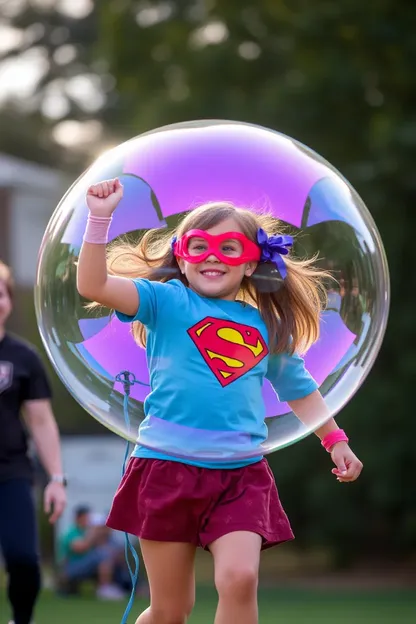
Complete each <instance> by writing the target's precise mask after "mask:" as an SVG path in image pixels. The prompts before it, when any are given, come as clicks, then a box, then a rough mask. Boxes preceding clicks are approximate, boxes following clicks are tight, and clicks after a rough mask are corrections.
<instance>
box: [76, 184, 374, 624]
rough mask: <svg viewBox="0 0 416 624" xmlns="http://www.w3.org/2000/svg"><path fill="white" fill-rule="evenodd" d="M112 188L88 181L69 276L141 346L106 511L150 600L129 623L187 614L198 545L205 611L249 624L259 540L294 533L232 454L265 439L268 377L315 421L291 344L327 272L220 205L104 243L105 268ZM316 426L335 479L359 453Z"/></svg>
mask: <svg viewBox="0 0 416 624" xmlns="http://www.w3.org/2000/svg"><path fill="white" fill-rule="evenodd" d="M122 195H123V188H122V186H121V184H120V182H119V181H118V180H117V179H115V180H109V181H105V182H102V183H100V184H96V185H94V186H92V187H90V189H89V190H88V193H87V204H88V207H89V210H90V214H89V219H88V225H87V228H86V232H85V235H84V243H83V246H82V249H81V253H80V257H79V263H78V275H77V280H78V282H77V286H78V291H79V293H80V294H81V295H83V296H84V297H86V298H87V299H89V300H91V301H93V302H97V303H99V304H101V305H104V306H106V307H108V308H110V309H114V310H115V311H116V314H117V316H118V318H119V319H120V320H121V321H124V322H128V323H133V334H134V337H135V339H136V341H137V343H138V344H140V345H143V346H144V345H146V351H147V359H148V365H149V372H150V383H151V392H150V394H149V396H148V397H147V399H146V402H145V420H144V421H143V423H142V425H141V430H140V439H141V440H142V442H143V441H144V439H145V440H146V446H145V447H144V446H143V445H137V446H136V447H135V449H134V451H133V454H132V458H131V459H130V462H129V465H128V468H127V470H126V474H125V476H124V478H123V479H122V482H121V484H120V487H119V489H118V491H117V493H116V495H115V498H114V501H113V506H112V509H111V512H110V515H109V518H108V524H109V526H110V527H112V528H114V529H118V530H120V531H125V532H127V533H131V534H135V535H138V537H139V538H140V544H141V550H142V555H143V559H144V563H145V566H146V569H147V574H148V578H149V584H150V592H151V605H150V607H149V608H148V609H147V610H146V611H145V612H144V613H142V614H141V615H140V616H139V618H138V620H137V622H136V624H182V623H184V622H186V621H187V618H188V616H189V614H190V613H191V610H192V608H193V604H194V596H195V585H194V558H195V550H196V548H197V547H198V546H202V547H203V548H206V549H208V550H209V551H210V552H211V553H212V556H213V558H214V566H215V586H216V589H217V591H218V596H219V602H218V608H217V613H216V617H215V624H256V623H257V622H258V608H257V582H258V569H259V560H260V551H261V550H262V549H264V548H268V547H271V546H274V545H276V544H279V543H282V542H285V541H287V540H291V539H293V533H292V530H291V527H290V524H289V521H288V519H287V517H286V514H285V512H284V510H283V508H282V506H281V503H280V501H279V497H278V493H277V489H276V485H275V482H274V479H273V475H272V472H271V470H270V468H269V466H268V463H267V461H266V460H265V459H264V458H263V457H262V456H261V455H260V456H255V457H253V456H251V457H250V458H249V459H245V460H243V459H238V457H239V456H240V457H241V453H240V451H241V445H242V444H246V443H247V440H251V441H252V443H253V448H259V446H260V444H261V443H262V442H263V441H264V440H265V438H266V436H267V429H266V426H265V424H264V405H263V401H262V394H261V388H262V384H263V381H264V378H265V377H267V378H268V379H269V380H270V381H271V383H272V384H273V386H274V388H275V390H276V392H277V393H278V395H279V398H280V400H281V401H287V402H288V404H289V406H290V408H291V409H292V410H293V412H294V413H295V414H296V416H297V417H298V418H299V419H300V420H301V421H302V422H304V423H306V424H313V423H316V422H318V420H317V419H318V418H321V422H322V415H323V414H325V413H326V407H325V403H324V401H323V399H322V397H321V395H320V393H319V391H318V389H317V384H316V383H315V381H314V380H313V379H312V377H311V376H310V375H309V373H308V372H307V371H306V370H305V367H304V363H303V360H302V358H301V357H300V356H299V355H297V353H298V352H299V351H300V350H301V351H304V350H306V349H307V348H308V347H309V346H310V345H311V344H312V343H313V342H314V341H315V340H316V339H317V338H318V335H319V319H320V312H321V299H320V294H321V292H322V285H321V281H322V278H323V277H324V275H325V274H324V273H322V272H319V271H318V270H317V269H314V268H313V267H312V265H311V262H310V261H307V262H306V261H303V262H302V261H296V260H293V259H290V258H288V257H286V254H287V251H288V249H287V248H288V246H290V244H291V239H290V237H278V236H270V237H269V236H268V234H269V233H271V231H270V227H272V226H274V227H276V221H275V220H274V222H273V220H271V219H270V218H266V217H264V216H259V215H255V214H253V213H251V212H249V211H247V210H244V209H239V208H235V207H234V206H232V205H230V204H227V203H215V204H207V205H204V206H201V207H199V208H197V209H195V210H193V211H192V212H190V213H189V214H188V215H187V216H186V218H185V219H184V220H183V221H182V223H181V224H180V225H179V226H178V228H177V229H176V232H175V236H172V233H168V234H166V233H163V231H161V230H156V231H150V232H147V233H146V234H145V236H144V237H143V238H142V240H141V241H140V243H139V244H138V245H137V247H134V246H131V245H130V246H129V245H128V244H121V245H116V246H113V247H112V248H111V249H110V252H109V267H110V268H109V269H107V262H106V242H107V232H108V228H109V226H110V222H111V218H112V217H111V215H112V213H113V211H114V210H115V209H116V207H117V205H118V203H119V201H120V200H121V198H122ZM265 230H266V231H265ZM266 232H267V233H266ZM283 256H285V259H284V257H283ZM265 262H268V265H266V264H264V263H265ZM266 266H269V267H270V266H275V267H276V272H277V271H278V272H279V273H280V276H281V278H282V279H283V282H282V284H281V287H280V288H279V289H273V292H265V289H264V288H263V287H262V288H259V287H258V284H261V283H262V282H261V280H259V279H256V277H255V275H253V274H254V273H255V271H256V269H257V267H259V269H261V268H262V267H263V268H264V267H266ZM270 290H271V289H270ZM219 341H220V342H221V343H222V344H224V343H226V345H227V349H226V354H224V352H221V349H220V348H219V346H218V344H219ZM316 433H317V435H318V436H319V438H321V440H322V444H323V446H324V448H325V449H326V450H327V451H329V452H330V453H331V457H332V460H333V462H334V464H335V466H336V468H334V469H333V470H332V472H333V473H334V475H335V476H336V478H337V479H338V481H340V482H345V483H346V482H350V481H354V480H355V479H356V478H357V477H358V476H359V474H360V472H361V469H362V464H361V462H360V461H359V460H358V459H357V457H356V456H355V455H354V454H353V452H352V451H351V449H350V448H349V446H348V438H347V436H346V435H345V433H344V432H343V431H342V430H340V429H339V428H338V426H337V425H336V423H335V421H334V420H333V419H330V420H328V422H327V423H326V424H325V425H324V426H322V427H321V428H320V429H318V430H317V431H316ZM171 436H176V443H175V445H176V446H177V445H178V444H179V445H180V441H181V436H183V438H182V439H183V440H186V439H187V440H190V439H192V438H191V436H193V437H195V438H198V437H200V438H203V440H204V442H208V447H211V448H212V445H213V444H214V442H213V440H216V441H218V444H219V445H220V446H221V444H222V448H224V444H227V445H228V446H227V448H228V451H229V456H230V457H231V458H232V456H233V454H234V455H235V457H236V458H237V459H230V461H228V462H227V463H224V461H222V462H221V463H215V461H210V462H207V461H202V460H200V461H198V459H197V458H195V457H193V458H192V457H191V456H190V457H189V459H186V458H182V459H178V458H177V457H174V456H172V455H169V454H168V452H163V451H164V449H163V443H162V440H163V439H165V440H167V443H169V444H171V443H172V439H171ZM152 440H153V448H157V449H158V450H157V451H155V450H151V449H152ZM156 440H157V442H156ZM210 443H211V444H210ZM168 448H169V447H168ZM182 448H184V445H183V447H182ZM239 453H240V455H239ZM246 456H247V455H246Z"/></svg>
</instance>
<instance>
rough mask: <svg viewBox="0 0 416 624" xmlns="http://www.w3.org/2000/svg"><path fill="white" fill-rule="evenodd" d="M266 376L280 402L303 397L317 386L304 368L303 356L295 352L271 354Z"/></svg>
mask: <svg viewBox="0 0 416 624" xmlns="http://www.w3.org/2000/svg"><path fill="white" fill-rule="evenodd" d="M266 378H267V379H268V380H269V381H270V383H271V384H272V386H273V388H274V390H275V391H276V393H277V396H278V397H279V400H280V401H281V402H286V401H295V400H296V399H303V397H306V396H308V394H311V393H312V392H314V391H315V390H317V389H318V387H319V386H318V384H317V383H316V381H315V380H314V378H313V377H312V375H311V374H310V373H309V372H308V371H307V370H306V368H305V362H304V360H303V358H302V357H301V356H300V355H298V354H296V353H294V354H293V355H290V354H289V353H279V354H276V355H271V356H270V357H269V364H268V369H267V373H266Z"/></svg>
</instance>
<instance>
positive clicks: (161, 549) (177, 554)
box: [136, 540, 243, 624]
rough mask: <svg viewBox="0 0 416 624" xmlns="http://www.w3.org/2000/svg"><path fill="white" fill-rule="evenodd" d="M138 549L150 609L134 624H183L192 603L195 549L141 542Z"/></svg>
mask: <svg viewBox="0 0 416 624" xmlns="http://www.w3.org/2000/svg"><path fill="white" fill-rule="evenodd" d="M140 547H141V551H142V556H143V561H144V565H145V566H146V571H147V576H148V579H149V586H150V607H149V608H148V609H146V611H144V613H142V614H141V615H140V616H139V618H138V619H137V620H136V624H185V623H186V621H187V619H188V616H189V614H190V613H191V611H192V609H193V606H194V602H195V573H194V561H195V550H196V548H195V546H194V545H193V544H185V543H179V542H154V541H151V540H140ZM228 624H230V623H228ZM241 624H243V623H241Z"/></svg>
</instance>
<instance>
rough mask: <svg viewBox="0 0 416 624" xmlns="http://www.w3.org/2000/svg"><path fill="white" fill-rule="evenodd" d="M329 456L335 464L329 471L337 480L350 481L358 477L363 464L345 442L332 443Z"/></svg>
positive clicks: (341, 481)
mask: <svg viewBox="0 0 416 624" xmlns="http://www.w3.org/2000/svg"><path fill="white" fill-rule="evenodd" d="M331 458H332V461H333V462H334V464H335V466H336V468H333V469H332V471H331V472H332V474H334V475H335V476H336V477H337V481H340V483H350V482H351V481H355V480H356V479H358V477H359V476H360V473H361V471H362V469H363V465H362V463H361V462H360V460H359V459H358V457H356V456H355V455H354V453H353V452H352V450H351V449H350V447H349V446H348V444H347V443H346V442H337V443H336V444H334V446H333V448H332V451H331Z"/></svg>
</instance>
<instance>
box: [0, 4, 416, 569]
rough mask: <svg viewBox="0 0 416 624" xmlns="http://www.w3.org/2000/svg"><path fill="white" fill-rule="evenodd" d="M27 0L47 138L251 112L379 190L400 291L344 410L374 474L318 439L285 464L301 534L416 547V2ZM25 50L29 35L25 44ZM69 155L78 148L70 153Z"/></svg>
mask: <svg viewBox="0 0 416 624" xmlns="http://www.w3.org/2000/svg"><path fill="white" fill-rule="evenodd" d="M7 4H9V5H10V2H9V3H8V2H6V3H4V2H3V5H7ZM3 5H2V6H3ZM20 5H21V6H20V10H19V11H16V12H15V15H12V14H11V12H10V11H9V18H8V19H9V22H10V23H12V24H13V25H14V26H15V27H17V28H21V29H24V30H25V31H27V29H30V28H31V29H32V31H33V30H34V29H33V25H34V24H41V25H42V26H43V29H42V28H40V29H39V28H38V37H37V39H36V41H32V42H31V43H30V42H29V43H28V44H27V46H28V47H34V46H36V47H38V48H39V47H40V48H41V49H42V50H43V51H44V54H45V55H46V56H47V58H48V59H49V69H48V71H47V72H46V73H45V74H44V77H43V78H42V81H41V82H40V84H39V87H38V90H37V92H36V93H35V95H34V105H36V104H37V105H38V106H41V105H42V98H44V97H46V95H47V93H48V89H50V88H51V87H50V85H51V84H55V85H56V84H57V82H56V81H58V85H60V88H61V89H62V90H63V92H65V94H66V97H67V99H68V101H69V106H68V107H67V109H66V110H65V113H64V114H62V115H61V116H60V117H59V116H55V118H54V119H51V117H49V118H48V119H44V121H43V126H42V125H40V126H38V125H37V124H40V121H39V118H38V117H33V119H32V122H33V123H34V124H35V125H34V126H33V127H34V128H38V127H39V128H41V130H40V131H41V132H43V133H45V134H44V135H45V136H46V135H47V133H48V132H49V133H51V132H52V131H53V129H54V127H56V126H57V125H59V124H60V123H62V121H64V120H66V119H74V120H78V121H81V122H82V121H87V120H90V119H98V120H99V121H100V122H101V123H102V124H103V128H104V137H105V142H113V141H115V140H117V141H119V140H122V139H125V138H129V137H131V136H133V135H135V134H138V133H140V132H142V131H145V130H148V129H151V128H154V127H157V126H160V125H163V124H168V123H172V122H178V121H182V120H187V119H197V118H229V119H235V120H244V121H250V122H255V123H260V124H262V125H265V126H269V127H272V128H276V129H278V130H280V131H282V132H285V133H287V134H289V135H291V136H294V137H295V138H297V139H299V140H301V141H302V142H304V143H306V144H308V145H309V146H311V147H313V148H314V149H315V150H316V151H317V152H319V153H321V154H322V155H323V156H325V157H326V158H327V159H328V160H329V161H330V162H332V163H333V164H334V165H335V166H336V167H337V168H338V169H340V170H341V171H342V172H343V174H344V175H345V176H346V177H347V178H348V179H349V180H350V181H351V183H352V184H353V185H354V186H355V188H356V189H357V191H358V192H359V193H360V195H361V196H362V197H363V199H364V201H365V202H366V203H367V205H368V206H369V208H370V210H371V212H372V214H373V216H374V218H375V220H376V222H377V224H378V227H379V229H380V232H381V235H382V237H383V240H384V243H385V247H386V251H387V255H388V258H389V263H390V270H391V278H392V302H393V304H392V309H391V316H390V323H389V328H388V332H387V335H386V338H385V342H384V345H383V348H382V351H381V354H380V356H379V358H378V360H377V362H376V364H375V366H374V368H373V370H372V373H371V375H370V377H369V379H368V381H367V382H366V383H365V385H364V387H363V388H362V389H361V390H360V391H359V393H358V394H357V396H356V397H355V398H354V399H353V400H352V401H351V402H350V404H349V405H348V406H347V407H346V408H345V410H344V411H343V413H342V415H340V417H339V421H340V423H341V424H342V425H345V427H346V428H347V430H348V432H349V434H350V436H351V439H352V446H353V448H354V450H355V451H356V452H357V454H358V455H359V456H360V457H362V459H363V461H364V464H365V469H364V472H363V475H362V478H361V479H360V481H359V482H357V484H355V485H353V486H351V485H348V486H347V485H345V486H340V485H339V484H337V483H336V482H335V481H334V480H333V479H332V478H331V475H330V474H329V470H330V462H329V459H328V457H327V456H326V455H325V453H324V452H323V451H322V450H321V449H320V448H319V445H318V443H317V441H316V440H314V439H308V440H306V441H304V442H302V443H300V444H298V445H296V446H295V447H293V448H290V449H289V450H285V451H282V452H280V453H278V454H276V455H274V456H272V457H271V463H272V465H273V468H274V471H275V473H276V476H277V479H278V483H279V484H280V490H281V495H282V498H283V501H284V503H285V505H286V507H287V509H288V512H289V514H290V516H291V519H292V521H293V524H294V527H295V530H296V533H297V536H298V541H299V543H301V544H303V545H305V546H309V545H317V544H319V545H322V544H326V545H328V546H330V547H331V548H332V549H333V552H334V553H335V556H336V559H337V561H338V562H347V561H348V560H350V559H353V558H356V557H358V556H359V555H361V554H367V555H368V554H372V555H380V556H383V555H392V554H393V553H395V554H406V553H408V552H409V551H410V550H413V551H414V550H415V547H416V502H415V501H416V497H415V486H414V474H415V472H416V453H415V451H414V437H413V436H415V437H416V421H415V419H413V417H412V416H411V411H412V409H413V408H412V404H413V395H412V394H411V392H410V390H411V385H412V379H414V378H415V376H416V356H415V346H412V345H416V331H415V322H414V305H413V299H414V290H415V276H414V273H413V270H412V266H413V262H414V259H413V251H412V250H413V243H412V241H413V231H414V227H415V225H416V219H415V216H414V213H413V208H412V205H413V200H414V195H415V187H416V177H415V175H414V171H413V167H414V165H413V158H412V156H413V155H414V148H415V145H416V112H415V111H416V101H415V100H416V89H415V78H414V67H415V64H416V43H415V41H416V40H415V37H414V7H413V6H412V4H411V3H408V2H405V1H404V0H402V1H401V2H399V3H397V2H394V1H393V0H374V1H373V2H372V3H364V2H360V1H358V0H339V1H338V2H336V3H335V2H330V1H329V0H316V1H315V2H313V3H312V2H307V1H306V0H296V1H295V0H294V1H293V2H290V3H288V2H283V0H217V1H215V0H210V1H207V2H203V1H202V0H192V1H191V0H189V1H187V0H177V1H176V2H174V1H169V0H166V1H163V0H161V1H159V2H156V1H155V2H153V1H151V0H147V1H133V0H113V1H111V0H102V1H100V2H98V3H95V5H94V6H92V5H91V11H90V12H89V13H88V14H87V15H86V16H85V17H83V18H82V19H74V18H73V17H71V18H70V17H68V16H67V15H63V14H62V11H61V12H59V7H58V5H59V3H58V2H55V3H54V2H49V3H44V9H43V10H42V11H41V9H40V8H39V7H40V4H39V3H37V2H32V3H29V2H21V3H20ZM46 5H48V6H49V8H45V7H46ZM59 33H60V37H59ZM28 40H29V41H30V39H28ZM63 45H73V46H74V49H75V57H74V58H73V59H72V60H71V61H70V62H67V63H62V62H59V63H57V59H58V60H59V58H61V57H62V50H61V57H60V54H59V52H57V49H58V48H61V47H62V46H63ZM20 53H21V49H20V48H19V47H18V46H17V47H15V48H14V49H13V50H12V51H10V52H9V55H11V54H15V55H19V54H20ZM69 56H70V55H69ZM69 56H68V58H69ZM61 61H62V58H61ZM80 75H84V76H85V75H86V76H90V77H91V76H95V77H96V78H95V79H94V80H95V83H94V84H95V87H96V89H97V90H98V91H99V92H100V93H101V95H102V105H101V106H100V107H99V108H97V109H96V110H88V106H86V105H85V103H84V104H82V102H81V100H80V99H79V98H78V99H77V97H74V95H73V94H74V91H73V90H72V91H71V90H69V91H65V85H66V84H67V82H68V81H70V80H71V79H73V78H74V77H77V76H80ZM71 93H72V95H71ZM35 110H36V107H35ZM20 114H22V115H23V114H26V115H27V114H29V115H35V113H32V112H29V113H28V112H27V111H26V112H25V111H24V110H21V111H20ZM1 123H2V122H1V117H0V124H1ZM0 127H1V125H0ZM16 136H17V139H16V144H15V146H14V151H15V152H16V153H18V152H19V151H20V153H21V154H22V155H26V154H27V153H30V154H31V155H33V157H34V158H36V151H34V149H35V148H36V145H37V142H36V141H37V135H35V136H33V137H32V138H33V146H32V147H33V148H34V149H32V150H31V151H30V152H29V151H28V150H29V147H28V145H27V143H26V142H25V141H23V140H22V137H21V135H19V134H17V135H16ZM49 136H51V135H49ZM48 140H49V141H51V140H52V139H51V138H49V139H48ZM0 149H2V143H1V141H0ZM41 153H42V152H41V151H40V152H39V156H40V155H41ZM85 154H88V149H87V146H86V147H85ZM87 160H88V156H85V162H86V161H87ZM69 161H70V158H68V154H64V155H62V160H61V162H69ZM77 162H78V166H79V155H78V161H77ZM409 405H410V406H411V407H410V408H409ZM58 412H59V414H60V416H61V420H62V423H63V425H64V427H65V421H67V420H68V419H69V420H70V419H71V413H69V412H68V408H66V407H65V406H64V405H62V404H61V405H60V406H59V410H58Z"/></svg>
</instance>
